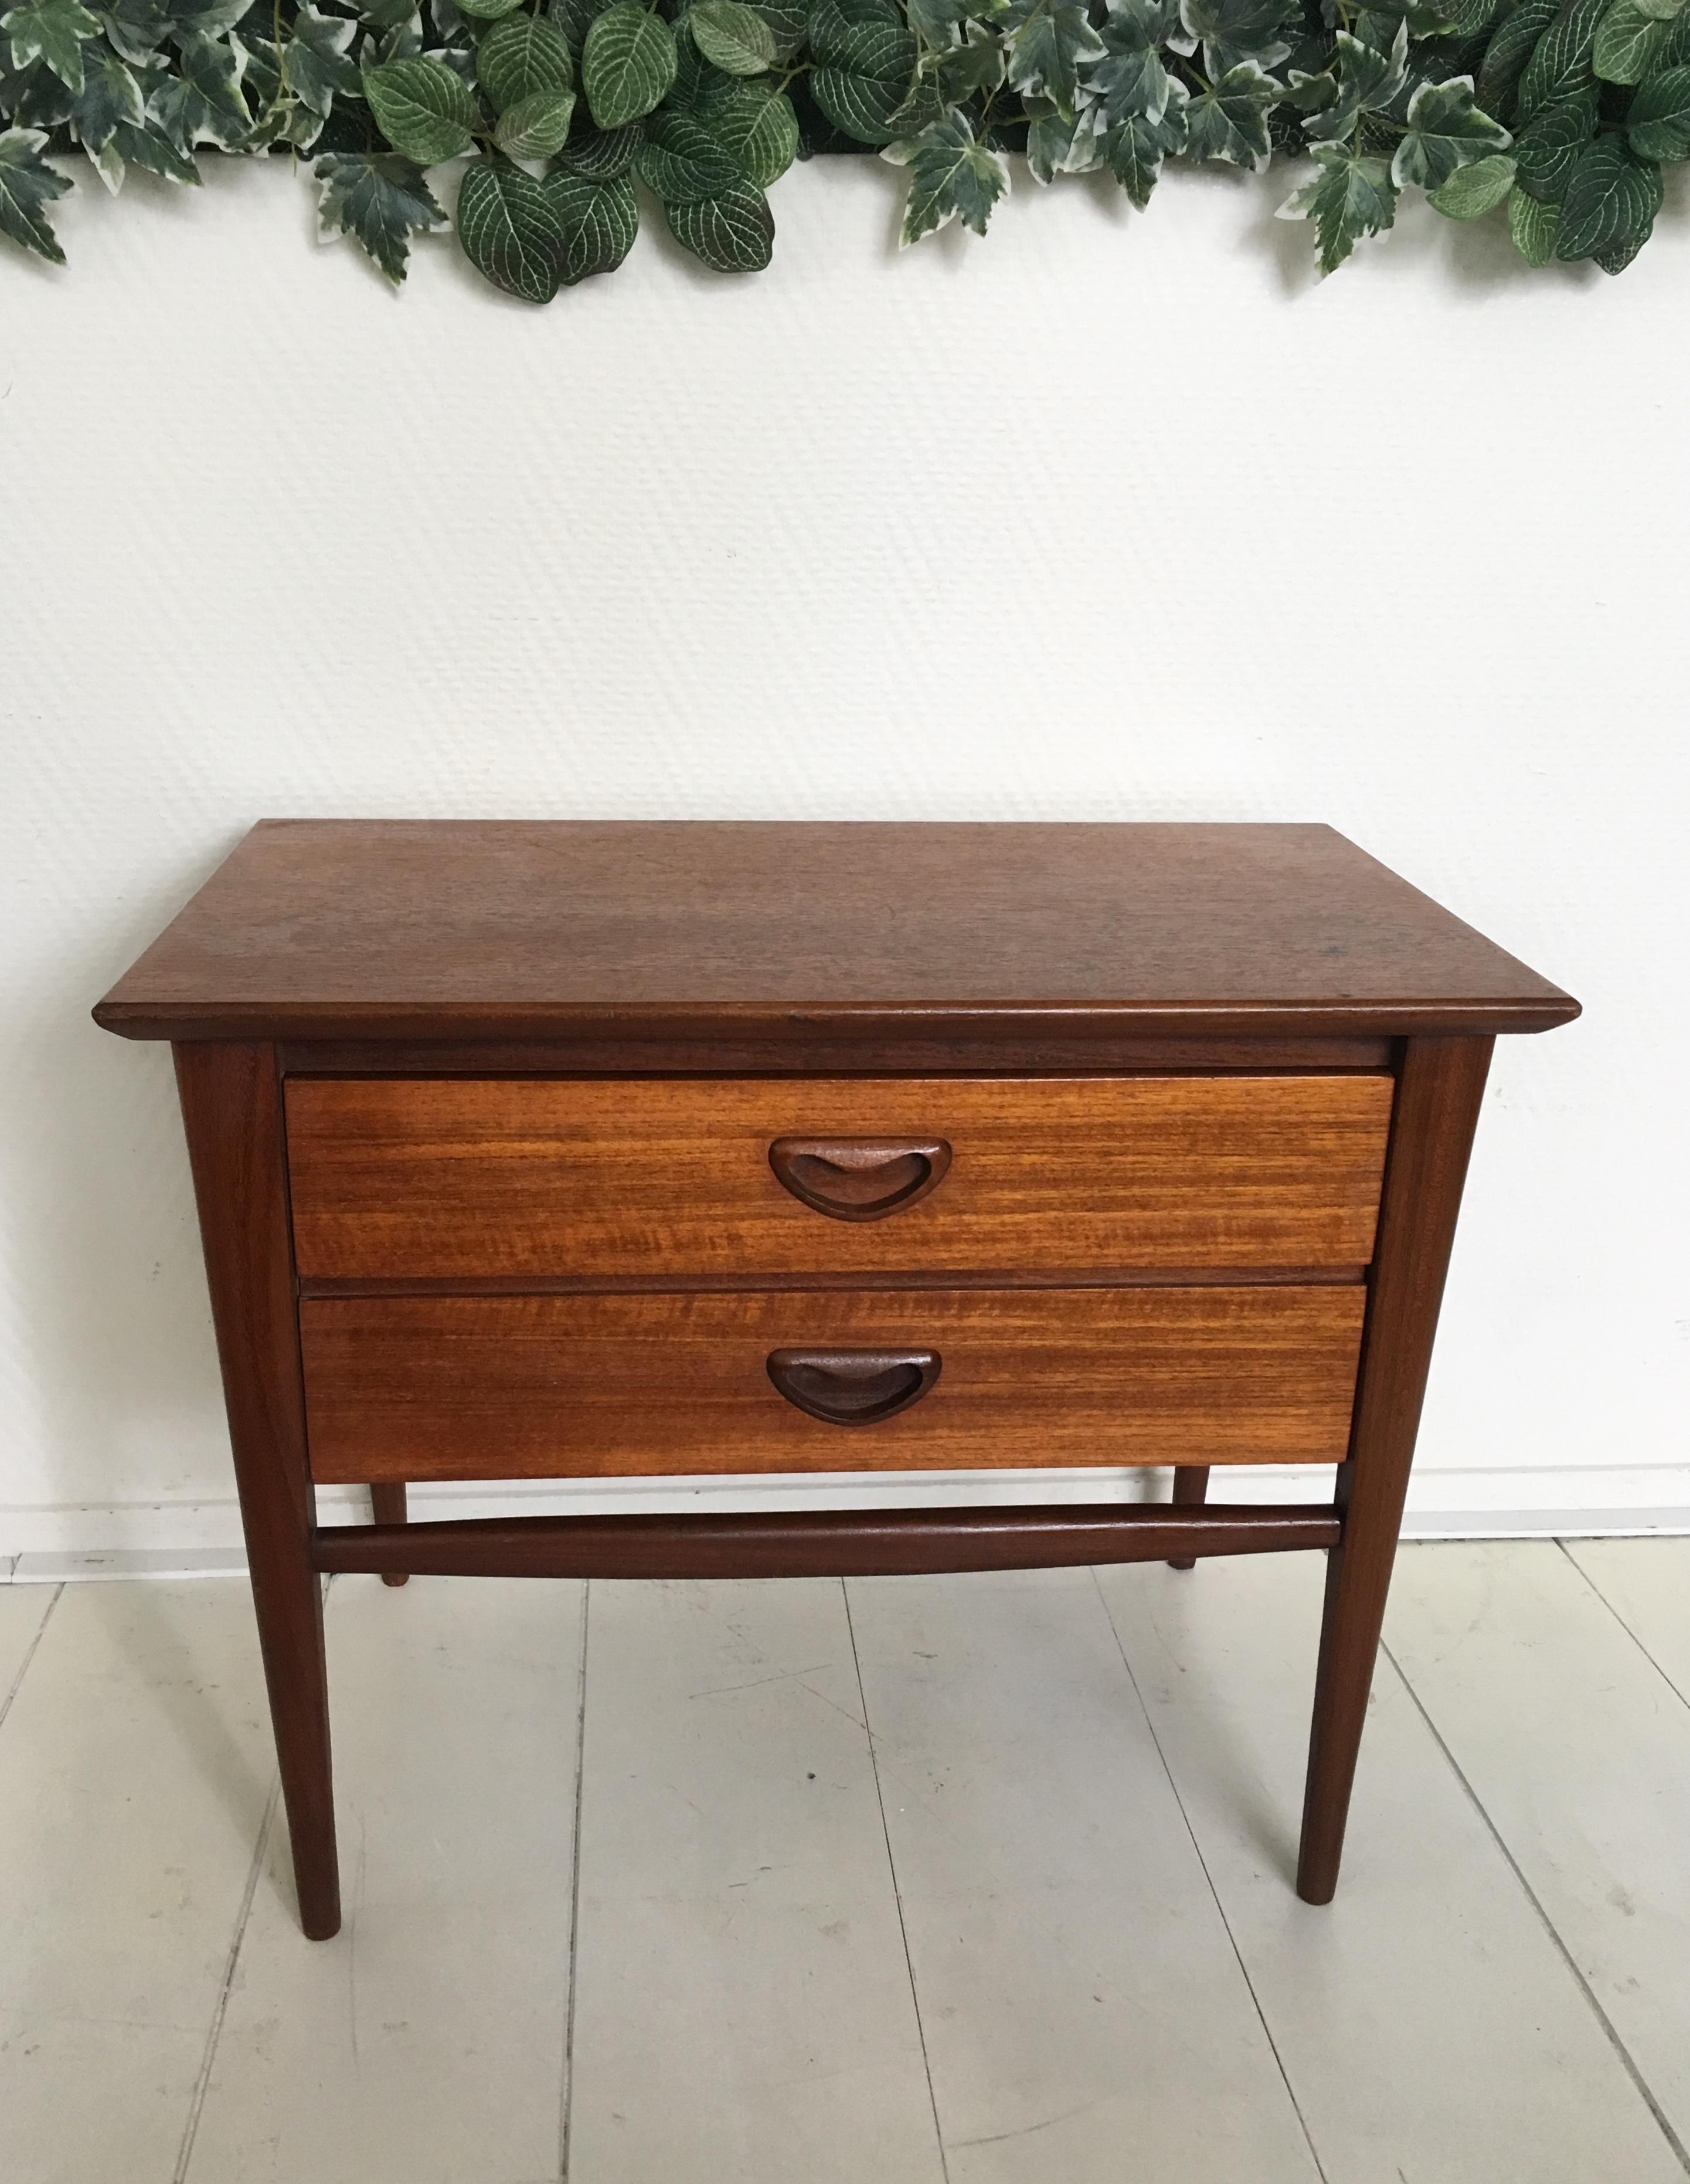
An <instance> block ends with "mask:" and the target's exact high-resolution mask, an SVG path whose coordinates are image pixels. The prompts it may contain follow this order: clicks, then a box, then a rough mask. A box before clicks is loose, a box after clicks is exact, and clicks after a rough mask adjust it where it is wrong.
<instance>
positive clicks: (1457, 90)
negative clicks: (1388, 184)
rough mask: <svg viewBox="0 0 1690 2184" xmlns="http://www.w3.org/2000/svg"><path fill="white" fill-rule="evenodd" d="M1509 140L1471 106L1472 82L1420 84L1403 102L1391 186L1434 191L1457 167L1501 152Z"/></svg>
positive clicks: (1462, 78)
mask: <svg viewBox="0 0 1690 2184" xmlns="http://www.w3.org/2000/svg"><path fill="white" fill-rule="evenodd" d="M1512 141H1513V140H1512V139H1511V138H1510V136H1509V133H1508V131H1507V130H1506V129H1504V127H1503V125H1502V124H1501V123H1500V122H1499V121H1493V120H1492V119H1491V117H1490V115H1489V114H1482V113H1481V112H1480V111H1479V109H1478V108H1477V107H1476V106H1475V105H1474V103H1473V79H1472V78H1471V76H1470V75H1452V76H1448V77H1446V78H1445V80H1444V81H1443V82H1442V83H1423V84H1421V85H1420V87H1419V89H1418V90H1417V91H1416V92H1415V95H1414V97H1412V98H1411V99H1410V100H1409V117H1408V131H1407V134H1406V135H1405V136H1404V138H1403V140H1402V142H1400V143H1399V144H1398V147H1397V149H1396V153H1395V155H1394V156H1393V159H1392V161H1391V180H1392V181H1393V182H1394V183H1395V184H1396V185H1397V187H1398V189H1399V190H1400V189H1402V188H1404V187H1406V186H1407V185H1408V184H1409V183H1410V182H1412V183H1415V184H1416V185H1417V186H1418V187H1420V188H1421V189H1423V190H1435V189H1438V188H1440V187H1442V186H1443V184H1444V183H1445V182H1447V181H1448V180H1449V177H1450V176H1451V175H1453V174H1454V172H1455V170H1456V169H1457V168H1458V167H1465V165H1466V164H1468V162H1469V161H1470V160H1472V159H1483V158H1484V157H1485V155H1486V153H1488V152H1501V151H1505V150H1506V149H1507V148H1508V146H1509V143H1510V142H1512Z"/></svg>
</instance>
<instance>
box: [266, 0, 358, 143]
mask: <svg viewBox="0 0 1690 2184" xmlns="http://www.w3.org/2000/svg"><path fill="white" fill-rule="evenodd" d="M357 29H358V25H356V24H355V23H352V22H348V21H347V18H346V17H345V16H344V15H320V14H318V12H317V10H316V9H315V8H314V7H312V6H311V4H310V0H303V5H302V6H301V7H300V8H298V10H297V12H296V14H295V15H294V18H293V35H292V37H291V38H290V39H289V40H288V42H287V43H286V46H284V47H283V48H282V59H283V61H284V63H285V64H286V70H287V86H288V89H289V90H290V91H292V92H293V94H294V95H295V97H297V98H299V99H301V100H302V101H303V103H304V104H306V105H307V106H309V108H310V109H311V111H312V112H313V113H314V114H318V115H320V116H321V117H323V118H324V119H325V120H326V119H327V116H328V112H329V109H330V108H331V106H332V105H333V104H334V103H335V99H336V96H337V94H338V93H340V92H356V91H357V90H358V88H359V73H358V67H357V64H356V63H355V62H354V61H353V59H352V58H351V57H350V55H349V54H348V53H347V47H349V46H350V45H351V43H352V42H353V35H354V33H355V32H356V31H357Z"/></svg>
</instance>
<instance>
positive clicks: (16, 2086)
mask: <svg viewBox="0 0 1690 2184" xmlns="http://www.w3.org/2000/svg"><path fill="white" fill-rule="evenodd" d="M19 1590H20V1591H21V1590H22V1589H21V1588H20V1589H19ZM30 1590H31V1594H32V1595H33V1602H32V1604H34V1605H36V1606H39V1607H41V1608H42V1609H45V1607H47V1604H48V1602H49V1601H50V1599H51V1595H50V1594H47V1593H45V1592H43V1593H35V1592H34V1590H33V1588H31V1589H30ZM274 1772H275V1763H274V1759H273V1757H272V1752H271V1746H270V1724H269V1720H268V1717H267V1714H266V1711H265V1707H264V1690H263V1682H262V1678H261V1676H260V1674H259V1658H258V1641H257V1636H256V1634H255V1632H254V1630H253V1608H252V1600H251V1596H250V1595H249V1593H248V1591H247V1587H246V1585H245V1584H244V1583H231V1582H228V1581H224V1580H218V1581H213V1582H208V1583H203V1584H190V1585H81V1586H69V1587H67V1588H66V1590H65V1591H64V1593H63V1594H62V1595H61V1596H59V1598H58V1602H57V1603H56V1605H54V1606H53V1610H52V1613H51V1616H50V1617H49V1618H48V1620H47V1626H46V1629H45V1630H44V1631H43V1632H42V1637H41V1643H40V1645H39V1646H37V1648H36V1652H35V1654H34V1658H32V1659H31V1661H30V1663H29V1666H28V1669H27V1670H26V1672H25V1675H24V1678H23V1680H22V1682H21V1684H20V1685H19V1687H18V1691H17V1695H16V1697H15V1698H14V1701H13V1702H12V1707H11V1710H10V1712H9V1713H8V1715H7V1717H6V1722H5V1725H4V1727H3V1729H0V2177H4V2178H5V2180H6V2184H105V2180H107V2179H113V2180H116V2179H121V2180H122V2184H172V2180H173V2179H174V2177H175V2173H176V2165H177V2159H178V2155H179V2153H180V2149H181V2139H182V2132H183V2128H184V2126H185V2124H186V2119H187V2116H188V2114H189V2112H190V2109H191V2106H192V2099H193V2094H194V2088H195V2086H196V2084H197V2080H198V2076H199V2072H200V2069H201V2065H202V2063H203V2059H204V2055H205V2052H206V2042H207V2038H208V2034H209V2032H210V2031H211V2028H212V2025H213V2024H214V2019H215V2015H216V2011H217V2008H218V2003H219V1999H220V1994H221V1992H222V1986H223V1981H224V1977H225V1971H226V1969H227V1965H228V1961H229V1953H230V1949H231V1945H232V1943H233V1942H234V1938H235V1934H236V1926H237V1924H238V1921H239V1918H240V1914H241V1907H242V1903H243V1901H244V1899H245V1896H246V1892H247V1882H248V1880H249V1877H250V1875H251V1871H252V1865H253V1851H254V1847H255V1846H256V1844H257V1841H258V1836H259V1826H260V1824H261V1821H262V1819H263V1815H264V1808H265V1806H266V1803H267V1802H268V1799H269V1796H270V1783H271V1780H272V1777H273V1775H274Z"/></svg>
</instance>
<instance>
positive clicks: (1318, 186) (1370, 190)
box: [1193, 102, 1397, 273]
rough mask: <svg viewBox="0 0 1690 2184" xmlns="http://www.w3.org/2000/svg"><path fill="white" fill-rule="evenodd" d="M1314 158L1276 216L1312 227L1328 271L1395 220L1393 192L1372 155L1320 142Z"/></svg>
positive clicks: (1382, 163)
mask: <svg viewBox="0 0 1690 2184" xmlns="http://www.w3.org/2000/svg"><path fill="white" fill-rule="evenodd" d="M1193 103H1195V102H1193ZM1312 156H1313V158H1314V161H1315V165H1316V167H1317V168H1318V169H1319V170H1320V171H1319V173H1318V174H1317V175H1315V179H1314V181H1312V182H1307V183H1305V184H1304V187H1302V188H1301V189H1300V190H1293V192H1292V193H1291V195H1290V196H1289V197H1288V198H1287V199H1286V201H1285V203H1283V204H1282V205H1281V207H1280V209H1279V217H1280V218H1281V220H1312V221H1313V222H1314V223H1315V236H1316V238H1317V242H1318V246H1319V247H1318V250H1317V253H1316V255H1317V258H1318V260H1319V263H1320V270H1321V272H1322V273H1330V272H1331V271H1332V270H1334V269H1335V268H1336V267H1337V266H1339V265H1343V261H1344V259H1346V258H1348V256H1349V254H1350V253H1351V251H1353V250H1354V248H1355V246H1356V244H1357V243H1358V242H1359V241H1360V240H1361V238H1362V237H1364V236H1366V235H1377V234H1379V233H1380V232H1381V231H1382V230H1383V229H1385V228H1387V227H1389V226H1390V225H1391V223H1392V221H1393V220H1394V219H1395V218H1396V216H1397V188H1396V185H1395V183H1394V182H1393V181H1392V180H1391V169H1390V166H1389V164H1388V163H1387V161H1386V160H1384V159H1376V158H1375V157H1374V156H1373V155H1372V154H1371V153H1359V152H1356V151H1354V150H1353V149H1352V148H1350V147H1348V146H1347V145H1339V144H1319V145H1316V146H1315V150H1314V153H1313V155H1312Z"/></svg>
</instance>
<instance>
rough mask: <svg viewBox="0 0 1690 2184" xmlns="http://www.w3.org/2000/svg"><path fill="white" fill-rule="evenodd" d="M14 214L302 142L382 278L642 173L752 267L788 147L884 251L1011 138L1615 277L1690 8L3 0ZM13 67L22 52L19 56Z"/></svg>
mask: <svg viewBox="0 0 1690 2184" xmlns="http://www.w3.org/2000/svg"><path fill="white" fill-rule="evenodd" d="M0 34H3V39H4V41H5V42H4V43H0V120H3V121H4V122H5V123H6V124H7V126H6V127H5V128H4V130H3V131H0V228H3V229H4V231H5V232H6V233H7V234H8V236H10V237H11V238H12V239H13V240H14V242H19V243H21V244H22V245H23V246H24V247H25V249H28V250H32V251H35V252H36V253H39V255H40V256H42V257H43V258H47V259H53V260H54V261H55V262H59V263H62V262H63V259H64V253H63V252H62V251H61V250H60V248H59V247H58V242H57V240H56V238H55V237H54V235H53V227H52V225H51V222H50V220H49V219H48V216H47V207H48V205H49V204H50V203H52V202H53V199H54V198H58V197H59V196H61V195H62V194H63V193H64V191H66V190H67V189H68V188H69V187H70V182H69V176H68V175H65V174H64V172H63V171H62V170H61V169H60V168H58V166H56V165H54V164H53V159H54V158H55V157H57V156H61V155H63V154H64V153H67V152H69V151H72V150H75V149H77V148H80V149H81V151H83V152H84V153H86V154H87V156H88V158H89V159H91V160H92V163H93V164H94V166H95V168H96V169H97V170H98V173H99V175H100V177H101V179H102V180H103V182H104V183H105V185H106V187H107V188H108V189H110V190H114V191H115V190H117V189H118V188H120V187H121V185H122V182H123V179H124V175H125V171H126V170H127V169H128V168H129V167H131V166H139V167H144V168H146V169H147V170H149V171H150V172H152V173H153V174H157V175H167V176H169V177H170V178H171V179H172V180H174V181H180V182H197V181H198V180H199V174H198V170H197V165H196V163H195V153H196V151H197V148H198V147H199V146H201V145H204V144H209V145H213V146H214V147H216V148H218V149H220V150H222V151H225V152H270V151H278V150H287V151H291V152H292V154H293V156H294V157H295V158H296V159H309V164H310V166H311V169H312V172H313V175H314V178H315V181H316V182H317V186H318V189H319V192H320V204H321V217H322V222H323V226H324V228H325V231H329V232H331V233H333V232H344V233H346V234H348V235H351V236H353V237H356V239H357V240H358V242H360V243H361V244H362V245H363V246H364V249H365V250H367V251H368V252H369V253H370V257H371V258H372V259H374V260H375V263H376V264H377V265H379V266H380V267H381V270H382V271H383V272H384V273H385V274H386V276H387V277H388V278H389V280H391V281H394V282H396V283H397V282H398V281H403V279H404V276H405V265H406V259H407V257H408V255H409V248H410V238H411V237H412V236H414V235H416V234H420V233H423V232H425V231H428V230H431V229H434V228H442V227H445V226H448V225H450V224H451V223H449V222H448V218H447V214H446V213H445V212H444V210H443V209H442V207H441V205H440V203H438V201H437V200H436V198H435V196H434V193H433V192H432V190H431V187H430V185H429V181H428V177H427V170H428V169H430V168H431V167H435V166H438V165H440V164H442V163H443V162H445V161H448V160H456V159H461V158H463V157H464V155H465V154H469V155H470V158H469V164H468V165H467V167H466V169H465V170H464V175H463V181H462V185H461V187H460V190H459V198H458V205H457V216H456V226H457V231H458V237H459V242H461V243H462V245H463V248H464V251H465V253H466V254H467V255H468V256H469V258H470V261H471V263H472V264H474V265H475V266H476V267H477V268H478V269H479V270H480V271H481V272H482V273H484V274H485V275H486V277H487V279H488V280H490V281H493V282H494V283H495V284H496V285H497V286H498V287H501V288H503V289H505V290H507V291H508V292H509V293H510V294H512V295H514V296H520V297H523V298H526V299H527V300H528V301H529V302H531V303H536V304H544V303H548V302H549V301H550V300H551V299H552V298H553V296H555V295H556V293H557V292H558V290H559V287H569V286H572V285H573V284H574V283H575V281H581V280H584V279H585V278H586V276H588V275H589V274H593V273H608V272H610V271H612V270H614V268H615V267H616V266H618V265H620V264H621V262H622V260H623V259H625V257H626V256H627V254H628V252H629V250H630V249H631V247H632V245H633V242H634V237H635V236H636V234H637V231H638V228H639V221H640V205H641V200H640V198H639V196H638V195H637V192H636V190H635V187H634V185H635V182H636V181H638V182H639V183H640V184H642V186H643V187H644V189H645V190H646V191H647V192H649V194H650V196H651V197H652V198H655V199H656V200H657V202H658V203H659V204H660V205H661V207H662V209H663V214H664V219H665V220H667V221H668V223H669V226H670V231H672V233H673V234H674V235H675V238H676V240H677V241H678V242H681V243H682V244H684V245H685V247H686V248H687V249H688V250H690V251H692V253H694V254H695V255H696V256H697V257H698V258H701V259H703V261H704V263H705V264H706V265H712V266H715V267H718V268H720V270H723V271H756V270H759V269H760V268H761V267H763V266H764V265H767V264H768V263H769V259H770V251H771V249H772V247H773V243H774V238H775V222H774V219H773V216H772V214H770V209H769V201H768V198H767V197H766V195H765V194H764V192H766V191H767V190H768V188H769V187H770V184H771V183H773V182H774V181H776V180H777V179H778V178H779V177H780V175H782V174H784V173H785V171H786V170H787V167H789V166H790V165H791V164H792V161H793V159H802V158H807V157H808V156H809V154H811V153H815V152H836V151H851V150H856V149H859V148H860V147H862V146H864V145H874V146H878V147H880V148H881V150H882V156H883V157H885V158H887V159H892V160H893V161H896V162H897V163H898V164H900V165H903V166H904V167H907V168H908V170H909V203H908V207H907V209H906V211H905V214H904V220H903V240H904V241H905V242H915V241H916V240H917V239H918V238H919V237H921V236H924V235H926V234H929V233H931V231H933V230H934V229H936V228H940V227H943V226H946V225H947V224H948V222H949V221H951V220H961V221H962V222H963V223H964V225H965V226H968V227H970V228H972V229H973V230H974V231H976V234H982V235H983V234H984V233H985V231H986V226H987V220H989V218H990V217H991V214H992V207H993V205H994V204H995V203H997V201H998V198H1000V197H1002V196H1003V193H1004V192H1005V191H1006V190H1007V189H1008V188H1009V164H1008V155H1010V154H1019V155H1020V156H1021V157H1023V158H1024V159H1025V160H1026V165H1027V169H1028V170H1029V171H1030V172H1031V175H1033V177H1034V179H1035V180H1036V181H1039V182H1049V181H1052V180H1053V178H1054V177H1055V176H1056V175H1059V174H1081V173H1084V172H1087V171H1088V170H1092V169H1098V170H1102V171H1103V172H1104V173H1106V174H1107V175H1111V176H1113V178H1114V179H1115V181H1116V182H1117V183H1118V184H1119V185H1120V187H1121V188H1122V189H1123V190H1125V191H1126V194H1127V196H1128V197H1129V198H1131V201H1132V202H1133V203H1134V204H1135V205H1138V206H1141V207H1142V206H1143V205H1144V204H1145V203H1147V202H1148V199H1149V196H1150V192H1151V191H1152V190H1153V189H1154V187H1155V185H1156V181H1157V178H1158V176H1159V175H1160V173H1161V171H1162V163H1163V161H1164V159H1166V158H1168V157H1169V156H1170V155H1172V156H1175V157H1178V158H1183V159H1196V160H1223V161H1229V162H1231V164H1233V165H1235V166H1239V167H1246V168H1253V169H1254V168H1260V167H1265V165H1266V164H1268V161H1269V159H1270V158H1271V157H1272V156H1273V155H1274V154H1275V153H1293V154H1298V155H1301V156H1304V157H1305V158H1306V159H1309V160H1310V161H1312V163H1313V172H1312V175H1311V176H1310V178H1309V179H1308V180H1306V181H1304V182H1303V183H1302V184H1301V186H1300V187H1298V188H1297V189H1296V190H1295V191H1293V193H1292V195H1291V196H1290V197H1289V198H1287V200H1286V202H1285V203H1284V205H1283V206H1282V207H1281V214H1282V215H1283V216H1285V217H1287V218H1289V219H1299V220H1309V221H1311V222H1312V223H1313V226H1314V229H1315V242H1316V254H1317V256H1318V259H1319V262H1320V269H1321V270H1322V271H1323V272H1330V271H1331V270H1332V268H1333V267H1334V266H1336V265H1339V264H1340V263H1341V262H1342V261H1343V259H1346V258H1347V257H1348V255H1349V254H1350V252H1351V251H1352V250H1353V249H1354V247H1355V244H1356V242H1358V241H1359V239H1360V238H1361V237H1364V236H1368V235H1375V234H1377V233H1378V232H1379V231H1381V229H1384V228H1387V227H1389V226H1390V225H1391V223H1392V220H1393V218H1394V217H1395V214H1396V208H1397V202H1398V196H1399V195H1400V193H1401V192H1402V191H1403V190H1404V189H1406V188H1410V187H1413V188H1419V189H1421V190H1424V191H1426V192H1427V193H1428V194H1429V196H1430V198H1431V203H1433V204H1434V205H1435V206H1436V207H1437V209H1438V210H1439V211H1440V212H1442V213H1446V214H1448V215H1449V216H1450V217H1451V218H1452V219H1454V220H1473V219H1477V218H1478V217H1480V216H1481V215H1482V214H1486V213H1488V212H1491V211H1493V210H1494V209H1497V208H1498V207H1505V208H1506V216H1507V220H1508V224H1509V232H1510V233H1511V235H1512V236H1513V238H1514V241H1515V244H1516V246H1517V247H1518V248H1519V250H1520V253H1521V255H1522V256H1523V257H1525V258H1526V260H1527V261H1528V262H1529V263H1530V264H1532V265H1544V264H1546V263H1547V262H1548V260H1549V259H1552V258H1559V259H1585V258H1588V259H1594V260H1595V262H1596V263H1597V264H1598V265H1600V266H1602V267H1603V268H1604V270H1606V271H1608V272H1609V273H1617V272H1619V271H1621V269H1622V268H1623V267H1625V266H1626V265H1629V264H1630V263H1631V261H1632V259H1633V258H1634V257H1635V256H1636V255H1637V252H1638V251H1639V250H1640V249H1641V248H1642V247H1643V243H1644V242H1646V241H1647V240H1648V234H1649V231H1650V228H1651V226H1653V224H1654V216H1655V214H1656V213H1657V212H1658V211H1659V209H1660V203H1661V181H1660V170H1661V165H1662V164H1663V162H1665V161H1667V160H1673V159H1684V158H1686V157H1687V156H1690V6H1687V4H1686V0H1391V3H1390V4H1381V5H1379V6H1355V5H1352V4H1351V0H751V3H750V4H748V0H649V4H643V0H425V6H424V7H423V8H419V6H418V4H417V0H341V4H334V0H331V4H328V5H325V6H323V7H319V6H318V5H317V4H315V0H112V4H110V5H108V6H104V7H90V6H85V5H84V4H83V0H19V4H18V5H16V6H14V7H13V8H10V10H9V12H8V13H7V14H4V15H3V16H0ZM8 58H9V64H10V65H9V66H8V65H7V62H8Z"/></svg>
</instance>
